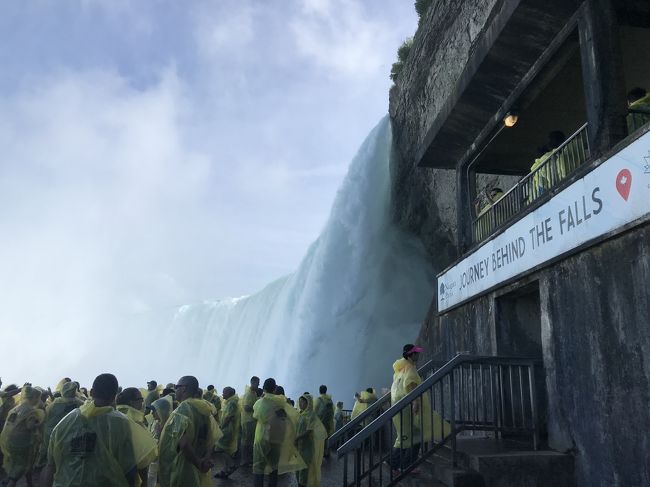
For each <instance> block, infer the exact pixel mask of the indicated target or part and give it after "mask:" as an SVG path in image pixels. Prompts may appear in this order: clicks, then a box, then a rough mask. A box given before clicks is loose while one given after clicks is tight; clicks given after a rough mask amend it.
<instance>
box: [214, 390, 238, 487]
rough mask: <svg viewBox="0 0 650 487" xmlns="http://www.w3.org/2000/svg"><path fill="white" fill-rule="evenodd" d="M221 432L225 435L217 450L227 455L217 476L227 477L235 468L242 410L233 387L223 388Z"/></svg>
mask: <svg viewBox="0 0 650 487" xmlns="http://www.w3.org/2000/svg"><path fill="white" fill-rule="evenodd" d="M219 420H220V421H219V424H220V425H221V432H222V433H223V436H222V437H221V439H220V440H219V441H218V442H217V452H222V453H223V454H224V457H225V465H224V469H223V470H221V471H220V472H218V473H217V474H216V475H215V477H216V478H219V479H227V478H228V477H229V476H230V475H231V474H232V473H233V472H234V471H235V470H237V466H236V464H235V455H236V454H237V446H238V443H239V433H240V422H241V412H240V410H239V397H238V396H237V394H235V389H233V388H232V387H224V389H223V407H222V408H221V413H220V417H219Z"/></svg>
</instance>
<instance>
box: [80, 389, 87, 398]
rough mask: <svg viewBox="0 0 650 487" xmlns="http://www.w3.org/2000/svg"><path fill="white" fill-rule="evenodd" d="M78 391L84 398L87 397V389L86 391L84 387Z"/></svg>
mask: <svg viewBox="0 0 650 487" xmlns="http://www.w3.org/2000/svg"><path fill="white" fill-rule="evenodd" d="M79 391H80V392H81V393H82V394H83V395H84V396H86V397H88V389H86V388H85V387H82V388H81V389H79Z"/></svg>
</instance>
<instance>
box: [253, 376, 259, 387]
mask: <svg viewBox="0 0 650 487" xmlns="http://www.w3.org/2000/svg"><path fill="white" fill-rule="evenodd" d="M259 386H260V378H259V377H257V376H256V375H254V376H253V377H251V389H257V388H258V387H259Z"/></svg>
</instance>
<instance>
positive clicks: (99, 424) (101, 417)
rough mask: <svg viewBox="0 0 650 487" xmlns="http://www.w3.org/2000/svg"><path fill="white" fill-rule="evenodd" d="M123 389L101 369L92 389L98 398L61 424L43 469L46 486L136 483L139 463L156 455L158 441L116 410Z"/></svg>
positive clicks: (114, 486) (97, 486) (119, 486)
mask: <svg viewBox="0 0 650 487" xmlns="http://www.w3.org/2000/svg"><path fill="white" fill-rule="evenodd" d="M117 389H118V382H117V378H116V377H115V376H114V375H113V374H100V375H99V376H97V378H95V380H94V381H93V385H92V388H91V390H90V396H91V397H92V400H89V401H86V402H85V403H84V404H83V405H82V406H81V407H80V408H79V409H76V410H74V411H72V412H71V413H69V414H68V415H67V416H66V417H65V418H63V419H62V420H61V421H60V422H59V424H57V425H56V427H55V428H54V431H52V437H51V439H50V445H49V448H48V455H47V457H48V465H47V467H46V469H45V470H44V474H43V476H44V485H45V487H51V486H52V485H54V486H55V487H68V486H90V485H92V486H95V487H126V486H128V487H132V486H134V485H135V479H136V472H137V469H138V465H139V464H141V463H146V462H147V461H148V460H149V459H150V458H152V456H154V455H155V443H153V444H152V443H151V442H150V440H149V439H148V438H147V437H146V436H143V435H142V434H141V432H140V430H141V428H140V427H139V426H137V425H136V424H135V423H134V422H132V421H130V420H129V419H128V418H127V417H125V416H124V415H123V414H122V413H119V412H117V411H115V410H114V409H113V403H114V402H115V396H116V394H117ZM151 441H153V440H151ZM53 482H54V483H53Z"/></svg>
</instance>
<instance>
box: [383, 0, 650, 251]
mask: <svg viewBox="0 0 650 487" xmlns="http://www.w3.org/2000/svg"><path fill="white" fill-rule="evenodd" d="M469 2H470V3H472V4H473V3H474V2H473V1H472V0H469ZM486 5H488V4H486ZM489 5H492V7H491V8H492V11H490V12H486V13H485V15H484V16H483V17H481V19H480V20H481V21H482V22H485V24H483V27H482V31H481V32H480V34H479V35H478V36H477V37H476V40H474V41H473V44H472V45H471V46H468V47H467V58H466V59H465V58H463V59H462V61H463V62H464V67H463V69H462V72H461V71H459V70H458V69H456V68H455V67H452V66H449V69H444V66H434V68H431V63H430V62H424V61H425V59H426V56H427V54H428V55H429V56H431V54H430V52H431V50H430V49H431V46H433V45H434V44H433V41H432V40H429V42H430V44H431V45H430V46H425V45H424V42H425V41H423V38H422V37H419V36H420V32H418V36H416V40H415V44H414V48H413V49H412V53H414V54H413V55H412V56H411V57H412V58H413V59H411V58H409V63H407V64H409V66H407V69H406V75H405V76H407V79H408V80H409V83H408V84H406V85H404V84H402V83H398V86H397V89H396V90H395V91H396V94H395V96H393V97H392V106H391V114H392V115H393V117H394V119H395V120H396V122H397V125H398V131H397V134H396V139H397V142H398V146H400V152H401V154H402V157H404V158H406V159H407V160H409V161H410V160H412V161H413V162H415V163H416V164H418V165H419V166H421V167H430V168H437V169H447V170H453V171H454V172H455V173H456V207H455V208H456V216H457V228H456V231H457V237H458V250H459V254H461V255H464V254H465V253H467V252H469V251H471V250H472V249H474V248H476V247H479V246H481V245H482V244H483V242H485V241H486V240H487V239H490V238H493V237H494V236H495V235H496V234H497V233H499V232H500V231H502V230H503V229H505V228H507V227H509V226H511V225H513V224H514V222H515V221H518V220H519V219H521V218H523V217H524V216H525V215H526V214H528V213H530V212H531V211H534V210H535V209H536V208H538V207H539V206H541V205H543V204H544V203H545V202H546V201H548V200H549V199H550V198H552V197H553V195H555V194H557V193H558V192H560V191H561V190H562V188H564V187H566V186H567V185H568V184H570V183H571V182H572V181H574V180H575V179H576V178H578V177H580V175H582V174H585V173H586V172H588V171H589V170H590V167H591V166H592V164H590V162H591V161H596V160H598V159H599V158H600V157H601V156H602V155H603V154H605V153H608V152H610V151H611V149H612V148H613V147H614V146H616V145H617V144H619V143H621V141H623V140H624V139H625V138H626V137H630V136H632V134H633V133H634V132H635V131H638V130H640V129H641V128H642V127H643V126H644V125H645V124H647V123H648V120H649V119H650V99H649V98H646V100H649V101H647V102H645V103H641V104H638V103H637V104H632V105H630V104H629V103H628V100H627V97H626V95H627V94H628V92H630V91H632V90H633V89H634V88H637V87H641V88H645V89H650V57H648V56H647V52H650V2H629V1H623V0H584V1H572V0H567V1H561V2H556V1H554V0H549V1H546V0H513V1H506V2H501V3H499V2H497V3H489ZM440 8H442V7H440ZM434 13H435V12H434ZM458 14H459V15H462V12H459V13H458ZM432 15H433V14H432ZM432 15H429V17H431V19H429V20H435V19H434V18H433V17H432ZM447 17H448V16H445V15H443V13H439V19H438V20H440V22H442V21H443V20H445V19H446V22H447V23H449V22H454V21H453V19H452V18H451V17H449V18H447ZM442 25H446V24H443V23H441V26H442ZM449 25H451V24H449ZM454 32H455V30H454ZM432 35H433V34H432ZM439 35H440V38H441V41H440V46H438V47H437V49H439V50H440V51H441V52H443V51H444V50H445V49H447V50H450V49H452V48H451V45H452V44H450V42H452V41H453V42H455V41H454V40H453V39H452V38H451V37H450V38H449V39H447V37H449V36H450V34H448V33H447V32H445V31H444V30H442V31H440V34H439ZM454 45H455V46H456V47H455V48H454V49H455V51H454V52H459V53H460V54H461V55H463V56H464V55H465V51H463V49H465V46H464V45H462V44H458V43H457V42H455V44H454ZM426 48H429V53H427V52H425V50H426ZM443 54H444V52H443ZM443 54H440V55H438V54H437V51H436V54H435V56H437V57H435V56H434V58H435V59H438V57H439V58H440V59H444V55H443ZM418 56H420V57H422V59H420V60H419V62H418V58H417V57H418ZM435 59H434V60H435ZM434 64H435V63H434ZM441 68H442V69H441ZM432 69H434V70H433V71H432ZM436 69H437V70H436ZM418 73H420V74H418ZM449 73H456V74H454V76H455V81H454V84H453V85H451V84H449V83H447V82H446V81H445V80H447V78H449V77H450V75H449ZM425 75H426V76H425ZM425 81H426V82H425ZM443 81H445V82H444V83H443ZM424 88H426V89H424ZM429 88H436V89H438V88H440V89H438V91H437V92H436V91H428V89H429ZM431 93H437V94H438V95H439V96H438V98H437V99H435V96H434V97H433V99H430V98H429V97H430V96H431ZM425 95H426V96H425ZM506 121H507V122H508V123H507V124H506V123H504V122H506ZM407 164H408V162H407Z"/></svg>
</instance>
